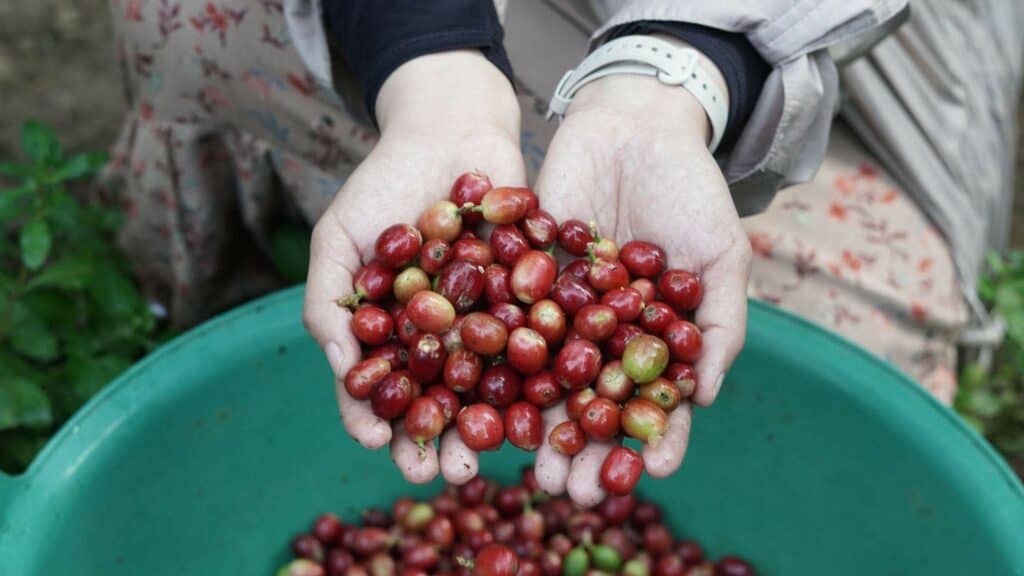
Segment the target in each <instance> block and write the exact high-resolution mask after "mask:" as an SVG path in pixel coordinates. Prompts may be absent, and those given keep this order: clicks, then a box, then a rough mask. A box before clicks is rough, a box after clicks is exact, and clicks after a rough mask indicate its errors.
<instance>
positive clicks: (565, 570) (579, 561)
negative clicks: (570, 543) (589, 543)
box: [562, 546, 590, 576]
mask: <svg viewBox="0 0 1024 576" xmlns="http://www.w3.org/2000/svg"><path fill="white" fill-rule="evenodd" d="M589 568H590V555H588V554H587V549H586V548H584V547H582V546H577V547H575V548H573V549H572V550H570V551H569V553H568V554H566V556H565V560H563V561H562V575H563V576H586V574H587V571H588V569H589Z"/></svg>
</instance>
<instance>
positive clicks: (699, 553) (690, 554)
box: [675, 540, 704, 566]
mask: <svg viewBox="0 0 1024 576" xmlns="http://www.w3.org/2000/svg"><path fill="white" fill-rule="evenodd" d="M675 553H676V554H677V555H678V556H679V557H680V558H682V559H683V562H685V563H686V565H687V566H694V565H697V564H700V563H701V562H703V561H704V550H703V549H702V548H701V547H700V544H697V543H696V542H693V541H691V540H683V541H682V542H680V543H679V544H676V549H675Z"/></svg>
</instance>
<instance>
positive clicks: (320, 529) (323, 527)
mask: <svg viewBox="0 0 1024 576" xmlns="http://www.w3.org/2000/svg"><path fill="white" fill-rule="evenodd" d="M343 528H344V526H342V524H341V519H339V518H338V517H337V516H335V515H334V514H321V515H320V516H318V517H317V519H316V521H314V522H313V536H315V537H316V539H317V540H319V541H320V542H322V543H324V544H327V545H329V546H333V545H334V544H335V543H336V542H337V541H338V538H339V537H340V536H341V531H342V529H343Z"/></svg>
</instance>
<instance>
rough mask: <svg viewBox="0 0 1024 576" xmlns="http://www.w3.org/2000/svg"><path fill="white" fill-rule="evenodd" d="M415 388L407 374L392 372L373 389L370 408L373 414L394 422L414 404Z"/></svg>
mask: <svg viewBox="0 0 1024 576" xmlns="http://www.w3.org/2000/svg"><path fill="white" fill-rule="evenodd" d="M412 399H413V386H412V381H411V380H410V379H409V375H408V374H407V373H405V372H392V373H390V374H388V375H387V376H385V377H384V379H383V380H381V381H380V384H377V387H376V388H374V389H373V395H372V396H371V397H370V406H371V407H372V408H373V413H374V414H376V415H377V416H380V417H381V418H384V419H385V420H394V419H395V418H398V417H399V416H401V415H402V414H404V413H405V410H406V408H408V407H409V404H411V403H412Z"/></svg>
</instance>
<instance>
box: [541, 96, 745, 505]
mask: <svg viewBox="0 0 1024 576" xmlns="http://www.w3.org/2000/svg"><path fill="white" fill-rule="evenodd" d="M708 129H709V128H708V122H707V119H706V117H705V113H704V110H703V109H702V108H701V107H700V105H699V104H698V103H697V102H696V100H695V99H694V98H693V97H692V96H691V95H689V93H687V92H686V91H685V90H681V89H679V88H678V87H670V86H664V85H662V84H660V83H659V82H658V81H657V80H655V79H653V78H646V77H638V76H611V77H608V78H604V79H601V80H598V81H595V82H593V83H592V84H590V85H588V86H587V87H586V88H584V89H583V90H581V91H580V92H579V94H578V95H577V96H576V98H575V100H574V101H573V104H572V106H571V107H570V108H569V111H568V114H567V115H566V117H565V119H564V120H563V122H562V124H561V126H560V127H559V129H558V132H557V133H556V134H555V137H554V140H553V141H552V143H551V146H550V147H549V149H548V153H547V157H546V159H545V163H544V166H543V167H542V170H541V174H540V177H539V179H538V182H537V192H538V194H539V196H540V198H541V202H542V204H543V206H544V208H545V209H546V210H548V211H549V212H550V213H551V214H552V215H554V216H555V218H557V219H558V220H559V221H565V220H567V219H574V220H576V221H577V222H576V224H575V226H573V225H569V226H567V225H566V224H565V223H563V228H562V235H563V236H564V238H563V240H568V241H569V242H570V244H571V243H572V242H576V243H577V245H578V247H579V249H580V250H582V249H583V247H584V246H585V245H586V242H587V241H589V240H590V238H589V237H588V234H587V232H588V230H587V227H586V226H584V225H583V223H586V222H589V221H593V222H595V223H596V228H597V229H598V230H599V231H600V233H601V234H602V235H603V236H605V237H607V238H609V239H611V240H613V241H615V242H618V243H619V247H620V248H619V250H618V252H619V253H618V258H619V260H620V261H628V260H630V259H632V260H634V265H635V266H638V267H645V266H654V265H656V264H657V262H656V259H655V258H652V257H650V256H649V255H648V254H647V253H646V252H645V250H644V248H643V245H642V244H634V245H632V246H629V245H626V242H627V241H629V240H634V239H639V240H646V241H648V242H651V243H653V244H656V245H658V246H660V247H662V248H663V249H664V251H665V252H664V254H666V255H667V262H663V263H662V264H661V265H662V266H666V265H667V267H668V268H674V269H681V270H687V271H691V272H694V273H695V274H697V275H698V276H699V277H700V281H697V280H696V278H694V276H693V275H692V274H687V273H674V274H673V275H671V276H669V275H663V276H662V277H661V278H660V279H659V280H656V281H657V282H658V286H655V285H654V284H653V283H652V282H641V283H639V285H636V284H634V287H635V288H637V289H638V290H639V291H641V292H642V293H644V297H643V300H644V301H645V302H646V306H645V307H644V309H643V313H642V314H640V315H639V318H638V319H636V320H633V323H632V324H619V327H618V328H616V329H615V330H616V332H615V333H613V335H612V336H611V337H610V339H609V340H608V348H609V349H612V348H614V347H619V349H620V350H621V344H622V342H624V341H625V340H627V339H628V338H629V337H630V336H631V335H634V334H635V332H637V331H638V330H637V328H636V325H639V326H640V328H642V329H643V330H645V331H647V332H649V333H653V334H655V335H658V336H660V337H661V338H662V339H663V340H664V341H665V342H666V343H667V344H668V345H669V347H670V348H671V349H672V356H673V357H675V358H678V359H679V360H684V361H685V362H688V363H689V362H694V360H696V363H695V367H696V383H697V387H696V390H695V391H694V392H693V400H694V401H695V402H697V403H698V404H700V405H705V406H706V405H708V404H710V403H711V402H712V401H713V400H714V398H715V396H716V395H717V393H718V389H719V387H720V386H721V382H722V377H723V375H724V373H725V371H726V370H727V369H728V367H729V365H730V364H731V363H732V361H733V359H734V358H735V356H736V354H737V353H738V352H739V350H740V348H741V347H742V344H743V339H744V332H745V325H746V285H747V277H748V269H749V262H750V246H749V243H748V241H747V238H746V235H745V234H744V232H743V229H742V228H741V226H740V222H739V218H738V216H737V213H736V210H735V207H734V205H733V202H732V198H731V197H730V194H729V190H728V188H727V186H726V183H725V181H724V179H723V177H722V175H721V172H720V170H719V168H718V166H717V165H716V163H715V161H714V159H713V158H712V156H711V154H710V153H709V152H708V150H707V144H706V141H707V134H708ZM609 244H610V245H609V246H608V248H612V247H614V244H611V243H609ZM596 248H597V249H602V246H601V245H600V244H598V245H597V246H596ZM630 252H632V253H630ZM580 254H582V252H580ZM609 260H610V261H614V260H615V258H609ZM589 274H590V275H591V276H592V277H593V276H594V275H595V274H597V275H598V276H599V277H598V278H597V280H599V281H601V282H607V283H608V284H609V285H614V284H615V282H621V280H616V277H617V276H618V275H620V274H621V271H619V270H617V267H616V266H615V265H612V264H606V265H604V266H602V267H601V268H595V267H593V266H592V267H591V268H590V270H589ZM656 287H657V288H658V290H659V292H660V293H661V295H662V297H663V298H664V299H665V300H667V302H665V303H661V302H652V298H650V295H651V294H653V292H654V290H655V288H656ZM701 287H703V300H702V301H701V302H700V306H699V307H696V310H695V316H694V322H695V324H696V326H697V327H699V331H697V330H694V326H693V325H692V324H690V323H688V322H685V321H683V322H681V323H680V322H678V321H677V320H678V319H677V318H676V314H675V311H674V308H679V307H682V308H683V309H693V306H691V304H692V302H690V300H692V299H694V297H695V296H696V298H698V299H699V297H700V296H699V294H700V289H701ZM570 288H572V287H570ZM570 288H566V289H565V290H563V291H564V292H566V294H567V295H566V296H565V298H566V300H567V301H569V302H570V303H584V301H585V300H586V298H584V297H581V296H580V295H579V294H578V292H579V291H578V290H575V289H570ZM608 294H610V293H606V294H605V296H602V304H606V305H609V306H611V307H612V308H613V309H614V312H615V313H616V314H617V315H620V316H622V315H626V317H629V316H633V315H634V314H635V305H634V304H632V303H631V302H630V301H629V300H630V299H629V298H628V297H627V296H616V297H609V296H608ZM606 298H607V299H608V300H609V301H608V302H604V300H605V299H606ZM586 303H588V304H589V302H586ZM572 305H573V306H575V304H572ZM567 311H568V310H567ZM581 311H582V310H581ZM574 312H575V311H574ZM596 315H597V312H589V313H588V316H590V317H592V318H596ZM583 318H584V316H583V315H582V314H577V316H576V320H577V322H579V321H581V319H583ZM583 321H584V322H585V323H586V321H585V320H583ZM592 323H593V322H592ZM596 323H597V324H600V322H599V321H598V322H596ZM624 326H625V327H624ZM581 328H584V326H577V327H576V330H577V331H578V332H580V331H581ZM590 336H593V334H590V335H588V337H590ZM701 337H702V338H703V346H702V347H701V346H700V338H701ZM695 345H696V347H695ZM701 350H702V351H701ZM695 351H700V357H699V359H697V358H696V355H695V354H694V352H695ZM620 353H621V352H620ZM607 368H608V367H606V369H607ZM634 368H636V367H634ZM610 370H611V371H610V372H609V373H608V374H607V376H606V378H604V379H599V382H598V386H602V385H604V386H605V387H608V388H614V387H621V386H622V384H621V382H622V380H621V376H619V375H618V374H617V372H616V370H617V369H610ZM681 370H692V369H691V368H690V367H689V366H686V365H685V364H678V365H672V366H670V367H669V369H668V370H667V371H666V373H664V374H662V377H663V378H666V379H673V380H676V381H685V379H684V380H677V379H676V377H677V376H679V371H681ZM627 373H628V372H627ZM688 381H690V382H692V381H693V378H692V376H691V377H690V378H689V380H688ZM645 388H648V390H647V393H646V394H641V395H640V396H639V397H638V398H643V399H644V400H645V401H646V402H650V401H652V400H655V401H657V400H661V401H664V402H667V403H668V404H671V403H672V402H678V400H673V399H672V398H669V397H666V396H665V394H666V391H669V390H671V389H670V388H669V387H664V386H660V385H659V386H658V387H653V388H651V387H650V385H648V386H645ZM668 394H672V392H668ZM569 402H570V405H569V409H570V410H571V409H572V406H571V403H572V398H571V397H570V401H569ZM630 402H631V403H633V404H634V407H633V409H631V410H630V408H629V407H628V405H627V407H626V409H627V410H630V412H631V414H630V415H629V418H624V419H623V422H626V421H629V422H631V423H632V424H631V425H633V426H635V427H636V428H638V429H640V428H643V429H645V430H646V429H649V428H650V427H651V426H652V425H653V426H655V427H657V426H658V423H657V419H656V418H655V419H652V418H651V417H650V412H651V411H650V410H648V408H649V405H648V404H641V402H640V400H631V401H630ZM637 405H639V408H638V407H637ZM567 420H569V418H567V413H566V408H565V407H562V406H556V407H554V408H550V409H548V410H547V411H546V412H545V415H544V421H545V433H546V434H551V433H552V432H553V431H556V430H557V435H558V436H559V437H564V438H569V439H572V438H574V437H575V435H574V434H573V433H572V428H573V426H572V425H570V424H563V422H565V421H567ZM583 422H586V420H583ZM689 429H690V409H689V405H688V403H686V404H683V405H681V406H680V407H679V408H678V409H676V410H674V411H672V412H671V414H670V417H669V421H668V427H667V430H666V431H665V432H664V438H663V439H662V440H661V441H660V442H658V443H656V444H654V445H649V446H647V447H646V448H645V449H644V452H643V460H644V464H645V466H646V469H647V472H648V473H649V474H651V475H652V476H656V477H663V476H666V475H668V474H671V473H672V472H674V471H675V470H676V469H677V468H678V467H679V465H680V463H681V461H682V458H683V455H684V453H685V450H686V444H687V437H688V435H689ZM613 446H614V444H613V443H612V442H607V441H594V440H591V442H589V443H588V444H587V446H586V448H584V449H583V451H582V452H580V453H579V454H577V455H575V456H574V457H572V459H571V460H570V455H571V454H573V453H572V452H564V451H560V450H559V449H558V447H557V446H552V445H550V444H546V445H545V446H542V447H541V449H540V451H539V453H538V456H537V479H538V481H539V482H540V483H541V485H542V486H543V487H544V488H545V490H547V491H549V492H551V493H560V492H561V491H563V490H564V489H566V488H568V490H569V493H570V495H572V497H573V499H574V500H576V501H577V502H580V503H582V504H594V503H596V502H598V501H600V500H601V498H602V497H604V495H605V490H604V489H602V488H601V483H600V482H599V474H601V468H602V466H605V467H607V466H609V463H608V462H609V460H613V459H609V458H607V456H608V454H609V452H611V451H612V449H613ZM624 450H627V449H622V448H620V449H616V451H617V455H616V457H615V458H614V462H619V463H621V464H620V467H622V469H628V468H630V467H633V468H636V467H638V464H637V462H636V460H637V458H636V457H635V454H629V453H627V452H624Z"/></svg>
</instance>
